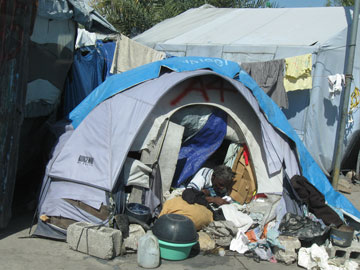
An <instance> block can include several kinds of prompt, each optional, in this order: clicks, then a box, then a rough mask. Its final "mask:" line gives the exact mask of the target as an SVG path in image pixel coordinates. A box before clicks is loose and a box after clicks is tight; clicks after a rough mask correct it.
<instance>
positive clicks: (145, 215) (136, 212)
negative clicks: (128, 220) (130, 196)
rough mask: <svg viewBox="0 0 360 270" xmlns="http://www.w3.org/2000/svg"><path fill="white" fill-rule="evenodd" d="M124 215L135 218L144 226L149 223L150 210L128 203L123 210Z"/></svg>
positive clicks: (141, 205) (140, 205)
mask: <svg viewBox="0 0 360 270" xmlns="http://www.w3.org/2000/svg"><path fill="white" fill-rule="evenodd" d="M125 214H126V215H128V216H131V217H134V218H136V219H137V220H140V221H142V222H144V223H146V224H149V223H150V219H151V211H150V208H149V207H147V206H145V205H143V204H139V203H128V204H127V205H126V208H125Z"/></svg>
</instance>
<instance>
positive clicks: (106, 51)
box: [96, 40, 116, 79]
mask: <svg viewBox="0 0 360 270" xmlns="http://www.w3.org/2000/svg"><path fill="white" fill-rule="evenodd" d="M96 47H97V48H98V50H99V53H100V55H101V57H102V58H103V60H104V62H105V79H106V78H107V77H109V76H111V75H113V74H111V73H110V70H111V65H112V61H113V58H114V52H115V47H116V42H114V41H109V42H103V41H102V40H97V41H96Z"/></svg>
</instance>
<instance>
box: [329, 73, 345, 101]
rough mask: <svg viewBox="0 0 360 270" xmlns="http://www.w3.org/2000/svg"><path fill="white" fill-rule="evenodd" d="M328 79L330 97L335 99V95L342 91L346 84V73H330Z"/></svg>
mask: <svg viewBox="0 0 360 270" xmlns="http://www.w3.org/2000/svg"><path fill="white" fill-rule="evenodd" d="M328 80H329V93H330V98H331V99H333V98H334V96H335V95H338V94H340V93H341V91H342V89H343V87H344V85H345V75H344V74H335V75H329V76H328Z"/></svg>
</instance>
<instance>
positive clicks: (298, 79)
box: [284, 54, 312, 91]
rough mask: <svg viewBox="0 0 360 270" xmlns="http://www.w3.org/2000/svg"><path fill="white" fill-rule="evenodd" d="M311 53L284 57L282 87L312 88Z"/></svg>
mask: <svg viewBox="0 0 360 270" xmlns="http://www.w3.org/2000/svg"><path fill="white" fill-rule="evenodd" d="M311 70H312V55H311V54H304V55H299V56H294V57H289V58H285V76H284V87H285V90H286V91H294V90H304V89H311V88H312V77H311Z"/></svg>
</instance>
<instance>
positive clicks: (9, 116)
mask: <svg viewBox="0 0 360 270" xmlns="http://www.w3.org/2000/svg"><path fill="white" fill-rule="evenodd" d="M36 10H37V0H11V1H9V0H0V228H5V227H6V226H7V225H8V223H9V221H10V218H11V204H12V199H13V193H14V187H15V179H16V168H17V160H18V145H19V135H20V127H21V123H22V120H23V111H24V107H25V97H26V85H27V72H28V44H29V40H30V36H31V32H32V29H33V25H34V20H35V17H36Z"/></svg>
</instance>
